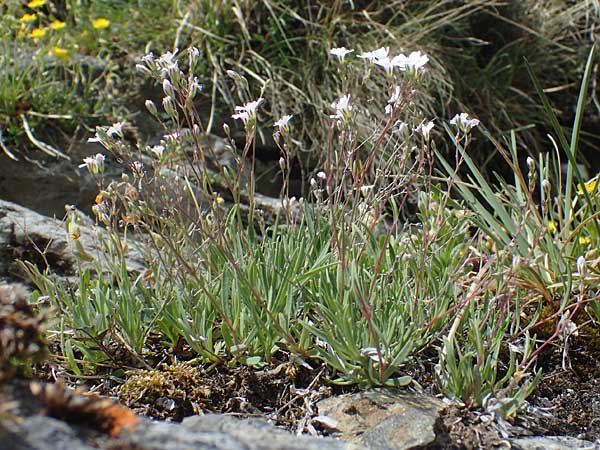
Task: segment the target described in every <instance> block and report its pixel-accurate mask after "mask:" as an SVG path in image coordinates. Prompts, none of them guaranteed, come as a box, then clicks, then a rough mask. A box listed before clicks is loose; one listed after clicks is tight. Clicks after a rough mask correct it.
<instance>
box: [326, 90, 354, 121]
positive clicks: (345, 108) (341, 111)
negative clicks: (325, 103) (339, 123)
mask: <svg viewBox="0 0 600 450" xmlns="http://www.w3.org/2000/svg"><path fill="white" fill-rule="evenodd" d="M331 107H332V108H333V109H335V114H333V115H330V116H329V117H331V118H332V119H342V120H343V119H345V118H346V117H347V116H348V114H349V112H350V111H351V110H352V106H350V95H344V96H342V97H340V98H339V100H338V101H337V102H333V103H332V104H331Z"/></svg>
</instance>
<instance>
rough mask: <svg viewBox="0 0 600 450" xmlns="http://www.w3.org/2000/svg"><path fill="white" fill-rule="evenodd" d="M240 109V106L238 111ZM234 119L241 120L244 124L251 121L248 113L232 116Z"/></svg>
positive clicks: (243, 112) (242, 112)
mask: <svg viewBox="0 0 600 450" xmlns="http://www.w3.org/2000/svg"><path fill="white" fill-rule="evenodd" d="M237 108H239V106H236V109H237ZM231 118H232V119H236V120H238V119H239V120H241V121H242V122H244V123H246V122H248V120H249V119H250V114H249V113H247V112H246V111H241V112H239V113H237V114H233V115H232V116H231Z"/></svg>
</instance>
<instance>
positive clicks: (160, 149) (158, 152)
mask: <svg viewBox="0 0 600 450" xmlns="http://www.w3.org/2000/svg"><path fill="white" fill-rule="evenodd" d="M146 149H147V150H148V151H149V152H150V153H154V155H155V156H156V157H157V158H158V159H160V158H162V156H163V154H164V153H165V146H164V145H154V146H152V147H146Z"/></svg>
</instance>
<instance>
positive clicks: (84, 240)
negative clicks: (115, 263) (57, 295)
mask: <svg viewBox="0 0 600 450" xmlns="http://www.w3.org/2000/svg"><path fill="white" fill-rule="evenodd" d="M80 217H81V222H80V231H81V237H80V238H79V242H81V244H82V245H83V248H84V249H85V251H86V252H88V253H89V254H90V255H94V256H95V257H99V256H100V255H102V254H103V250H102V248H101V244H100V242H99V241H98V232H100V234H102V230H101V229H100V228H97V227H96V226H95V225H94V223H93V222H92V221H91V219H89V218H86V216H84V215H82V214H81V215H80ZM72 245H73V242H72V240H68V239H67V235H66V231H65V226H64V223H63V221H61V220H58V219H52V218H50V217H46V216H42V215H41V214H38V213H36V212H34V211H31V210H29V209H27V208H24V207H22V206H19V205H17V204H15V203H11V202H8V201H4V200H0V278H5V279H11V280H14V279H20V278H22V277H23V274H22V271H21V270H20V268H19V266H18V265H17V262H16V261H17V259H21V260H25V261H30V262H32V263H34V264H36V265H38V267H39V268H40V270H44V268H45V267H46V265H47V266H48V267H49V268H50V270H51V271H52V272H54V273H56V274H57V275H60V276H64V277H66V278H69V277H71V276H73V275H74V274H75V269H76V267H77V259H76V257H75V255H74V253H73V248H72ZM42 251H43V252H44V257H42V256H41V253H40V252H42ZM127 262H128V268H129V270H132V271H141V270H143V269H144V261H143V258H142V256H141V255H140V254H139V253H137V252H136V251H135V250H132V249H130V250H128V252H127Z"/></svg>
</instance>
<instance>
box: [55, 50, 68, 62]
mask: <svg viewBox="0 0 600 450" xmlns="http://www.w3.org/2000/svg"><path fill="white" fill-rule="evenodd" d="M52 54H53V55H54V56H56V57H57V58H58V59H62V60H63V61H68V60H69V50H67V49H66V48H60V47H52Z"/></svg>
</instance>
